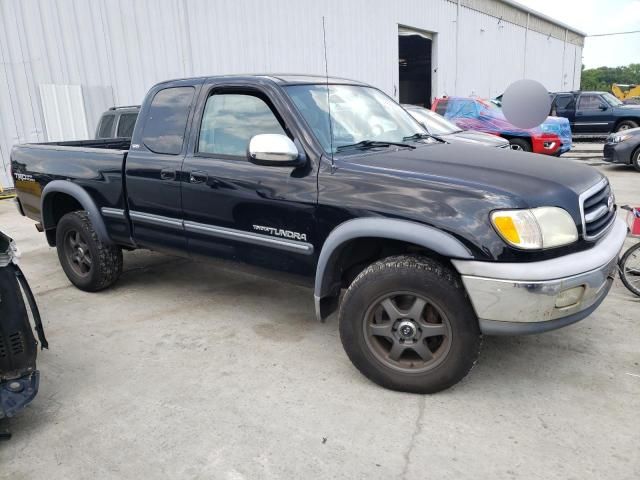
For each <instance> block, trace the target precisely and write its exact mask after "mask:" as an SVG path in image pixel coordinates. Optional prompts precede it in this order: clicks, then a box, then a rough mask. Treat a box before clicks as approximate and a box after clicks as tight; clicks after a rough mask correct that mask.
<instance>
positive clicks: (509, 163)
mask: <svg viewBox="0 0 640 480" xmlns="http://www.w3.org/2000/svg"><path fill="white" fill-rule="evenodd" d="M342 162H344V163H345V167H346V168H350V167H351V168H357V169H366V170H368V173H379V174H381V175H385V176H392V177H396V180H397V178H398V177H399V178H400V179H401V180H402V183H404V184H406V185H407V186H411V185H409V184H414V185H415V184H416V183H417V182H421V183H422V182H424V183H425V184H428V183H430V182H431V183H437V184H439V185H440V186H442V185H445V186H447V188H455V187H456V186H458V187H459V188H464V189H469V190H473V191H475V192H477V193H479V194H481V195H482V196H484V197H485V198H486V199H487V200H491V198H492V196H500V197H504V196H507V197H510V198H511V199H512V200H511V202H510V203H512V204H513V205H512V206H513V208H521V207H531V208H532V207H538V206H544V205H548V206H554V205H555V206H560V207H563V208H566V209H567V210H569V211H573V212H574V213H575V211H576V210H577V208H578V198H577V197H578V195H579V194H581V193H582V192H584V191H585V190H587V189H588V188H589V187H591V186H593V185H595V184H596V183H597V182H598V181H600V180H601V179H602V178H603V176H602V175H601V174H600V173H599V172H598V171H597V170H596V169H595V168H593V167H589V166H586V165H579V164H576V163H574V162H573V161H571V160H566V159H562V158H556V157H548V156H545V155H537V154H533V153H526V152H514V151H512V150H510V149H501V148H478V146H472V145H466V144H462V143H456V144H453V143H452V144H431V145H424V146H423V145H421V146H418V147H417V148H416V149H415V150H409V149H403V148H400V149H393V148H381V149H376V151H366V152H364V153H363V154H356V155H349V156H345V157H343V158H342V159H340V163H342ZM389 181H391V180H390V179H389Z"/></svg>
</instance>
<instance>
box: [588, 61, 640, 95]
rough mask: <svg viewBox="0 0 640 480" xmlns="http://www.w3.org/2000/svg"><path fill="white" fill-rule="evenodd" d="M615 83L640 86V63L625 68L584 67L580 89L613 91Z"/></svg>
mask: <svg viewBox="0 0 640 480" xmlns="http://www.w3.org/2000/svg"><path fill="white" fill-rule="evenodd" d="M614 83H627V84H635V85H639V84H640V63H631V64H629V65H627V66H625V67H598V68H589V69H585V68H584V65H583V66H582V76H581V79H580V88H581V89H582V90H604V91H606V92H609V91H611V85H612V84H614Z"/></svg>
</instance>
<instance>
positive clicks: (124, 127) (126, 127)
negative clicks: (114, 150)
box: [96, 105, 140, 139]
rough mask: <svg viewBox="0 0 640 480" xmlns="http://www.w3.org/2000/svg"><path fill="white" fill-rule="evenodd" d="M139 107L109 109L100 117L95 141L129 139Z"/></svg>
mask: <svg viewBox="0 0 640 480" xmlns="http://www.w3.org/2000/svg"><path fill="white" fill-rule="evenodd" d="M139 112H140V105H129V106H126V107H111V108H110V109H109V110H107V111H106V112H104V113H103V114H102V115H101V116H100V121H99V122H98V128H96V139H99V138H131V135H132V134H133V127H134V126H135V124H136V119H137V118H138V113H139Z"/></svg>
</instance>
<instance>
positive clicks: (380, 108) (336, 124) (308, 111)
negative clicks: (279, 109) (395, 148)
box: [285, 85, 425, 153]
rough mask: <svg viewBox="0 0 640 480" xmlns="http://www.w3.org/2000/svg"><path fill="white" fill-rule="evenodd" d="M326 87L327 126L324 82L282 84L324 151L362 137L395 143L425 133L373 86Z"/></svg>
mask: <svg viewBox="0 0 640 480" xmlns="http://www.w3.org/2000/svg"><path fill="white" fill-rule="evenodd" d="M328 88H329V92H330V95H329V98H330V101H331V105H330V107H331V108H330V110H331V120H332V122H331V126H330V125H329V113H328V112H329V108H327V107H328V105H327V85H292V86H288V87H285V89H286V91H287V93H288V94H289V97H291V99H292V100H293V103H295V105H296V107H297V108H298V110H299V111H300V113H301V114H302V116H303V117H304V119H305V120H306V122H307V123H308V124H309V126H310V127H311V129H312V130H313V132H314V134H315V136H316V138H317V139H318V141H319V142H320V144H321V145H322V148H323V149H324V150H325V151H326V152H327V153H335V152H337V149H338V148H339V147H341V146H344V145H353V144H356V143H358V142H362V141H364V140H373V141H376V142H396V143H397V142H403V141H406V140H405V139H407V138H408V137H412V136H413V135H416V134H424V133H425V131H424V129H423V128H422V127H421V126H420V124H419V123H417V122H416V121H415V120H414V119H413V117H411V115H409V114H408V113H407V112H406V111H405V110H404V109H403V108H402V107H401V106H400V105H398V104H397V103H396V102H394V101H393V100H392V99H390V98H389V97H387V96H386V95H385V94H384V93H382V92H381V91H379V90H376V89H375V88H371V87H363V86H356V85H329V86H328ZM331 133H333V138H332V137H331Z"/></svg>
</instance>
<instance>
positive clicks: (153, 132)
mask: <svg viewBox="0 0 640 480" xmlns="http://www.w3.org/2000/svg"><path fill="white" fill-rule="evenodd" d="M194 91H195V89H194V88H193V87H170V88H165V89H164V90H160V91H159V92H158V93H156V94H155V96H154V97H153V100H152V101H151V105H150V106H149V113H148V114H147V118H146V120H145V124H144V131H143V132H142V143H144V144H145V146H146V147H147V148H148V149H149V150H151V151H152V152H154V153H163V154H165V155H178V154H179V153H180V152H181V151H182V144H183V143H184V133H185V130H186V128H187V119H188V117H189V109H190V108H191V101H192V99H193V94H194Z"/></svg>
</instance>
